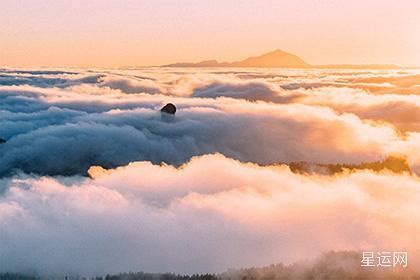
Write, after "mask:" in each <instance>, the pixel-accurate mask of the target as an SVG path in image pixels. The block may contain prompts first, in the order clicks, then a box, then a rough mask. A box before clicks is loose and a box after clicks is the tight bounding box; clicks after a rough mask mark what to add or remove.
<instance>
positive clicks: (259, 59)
mask: <svg viewBox="0 0 420 280" xmlns="http://www.w3.org/2000/svg"><path fill="white" fill-rule="evenodd" d="M233 64H234V65H236V66H238V67H286V68H306V67H309V64H307V63H306V62H305V61H303V60H302V59H301V58H299V57H298V56H296V55H294V54H291V53H288V52H285V51H282V50H280V49H275V50H273V51H271V52H268V53H265V54H262V55H260V56H256V57H249V58H247V59H245V60H242V61H239V62H234V63H233Z"/></svg>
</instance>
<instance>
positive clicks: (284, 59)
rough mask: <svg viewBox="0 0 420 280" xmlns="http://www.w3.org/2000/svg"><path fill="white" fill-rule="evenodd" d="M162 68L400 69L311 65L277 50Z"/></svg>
mask: <svg viewBox="0 0 420 280" xmlns="http://www.w3.org/2000/svg"><path fill="white" fill-rule="evenodd" d="M161 67H255V68H258V67H267V68H270V67H273V68H275V67H278V68H325V69H333V68H341V69H343V68H344V69H359V68H360V69H363V68H369V69H398V68H400V67H399V66H397V65H392V64H369V65H353V64H337V65H310V64H308V63H306V62H305V61H304V60H303V59H301V58H300V57H298V56H296V55H294V54H291V53H288V52H285V51H282V50H280V49H276V50H274V51H271V52H268V53H265V54H262V55H260V56H253V57H248V58H246V59H244V60H241V61H235V62H218V61H217V60H204V61H200V62H197V63H193V62H179V63H173V64H167V65H162V66H161Z"/></svg>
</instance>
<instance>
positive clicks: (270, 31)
mask: <svg viewBox="0 0 420 280" xmlns="http://www.w3.org/2000/svg"><path fill="white" fill-rule="evenodd" d="M419 10H420V1H411V0H402V1H391V0H389V1H387V0H354V1H342V0H337V1H327V0H318V1H316V0H302V1H278V0H277V1H275V0H273V1H271V0H265V1H261V0H247V1H234V0H223V1H221V0H203V1H194V0H182V1H181V0H171V1H169V0H155V1H141V0H140V1H139V0H138V1H130V0H120V1H117V0H90V1H83V0H73V1H66V0H39V1H30V0H26V1H25V0H3V1H1V2H0V26H1V31H0V66H10V67H35V66H48V67H50V66H51V67H67V66H76V67H79V66H81V67H124V66H148V65H161V64H167V63H174V62H180V61H200V60H205V59H217V60H219V61H235V60H240V59H243V58H246V57H248V56H253V55H259V54H262V53H264V52H268V51H271V50H274V49H277V48H279V49H282V50H285V51H288V52H291V53H294V54H296V55H298V56H300V57H301V58H303V59H304V60H305V61H306V62H308V63H310V64H340V63H354V64H370V63H378V64H385V63H392V64H398V65H402V66H418V65H420V52H418V50H419V49H420V18H419V17H418V11H419Z"/></svg>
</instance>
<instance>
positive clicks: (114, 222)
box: [0, 68, 420, 275]
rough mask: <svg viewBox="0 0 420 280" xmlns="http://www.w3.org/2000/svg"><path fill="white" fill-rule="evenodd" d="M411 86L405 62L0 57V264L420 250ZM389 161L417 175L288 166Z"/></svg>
mask: <svg viewBox="0 0 420 280" xmlns="http://www.w3.org/2000/svg"><path fill="white" fill-rule="evenodd" d="M419 89H420V72H419V71H416V70H398V71H397V70H364V71H359V70H357V71H356V70H273V69H263V70H259V69H223V68H221V69H182V68H180V69H174V68H142V69H130V70H86V69H83V70H80V69H66V70H45V69H35V70H34V69H30V70H16V69H0V138H2V139H3V140H5V143H2V144H0V271H13V272H37V273H41V274H49V273H73V274H82V275H89V274H90V275H94V274H101V273H107V272H122V271H130V270H131V271H139V270H145V271H151V272H162V271H170V272H179V273H195V272H220V271H223V270H225V269H227V268H229V267H243V266H253V265H266V264H269V263H275V262H280V261H283V262H286V263H290V262H292V261H295V260H298V259H302V258H308V257H313V256H316V255H318V254H319V253H321V252H325V251H327V250H381V251H382V250H387V251H389V250H399V251H401V250H406V251H409V252H410V254H412V255H413V256H415V255H419V256H420V254H419V253H420V246H419V243H418V242H417V240H416V236H418V235H419V234H420V216H419V214H418V213H419V210H420V209H419V206H418V202H419V201H420V179H419V175H420V90H419ZM169 102H171V103H174V104H175V105H176V106H177V109H178V110H177V112H176V114H175V116H171V115H167V114H164V113H161V112H160V108H161V107H163V106H164V105H165V104H166V103H169ZM390 156H396V157H401V158H404V159H406V161H407V164H408V166H409V167H410V170H411V171H412V172H411V173H408V172H407V173H391V172H389V171H381V172H375V171H371V170H360V171H357V172H344V173H342V174H338V175H337V174H336V175H331V176H328V175H321V174H296V173H293V172H291V171H290V169H289V167H288V163H291V162H300V161H304V162H309V163H320V164H337V163H340V164H360V163H363V162H375V161H381V160H384V159H386V158H387V157H390Z"/></svg>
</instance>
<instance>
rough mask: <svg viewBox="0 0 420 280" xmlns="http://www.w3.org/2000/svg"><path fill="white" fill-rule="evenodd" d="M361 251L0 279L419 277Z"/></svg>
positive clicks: (340, 279) (317, 279)
mask: <svg viewBox="0 0 420 280" xmlns="http://www.w3.org/2000/svg"><path fill="white" fill-rule="evenodd" d="M360 256H361V254H360V253H359V252H329V253H325V254H323V255H322V256H321V257H319V258H317V259H314V260H308V261H299V262H296V263H293V264H290V265H285V264H282V263H280V264H275V265H270V266H265V267H253V268H244V269H230V270H228V271H226V272H224V273H221V274H193V275H179V274H172V273H145V272H136V273H134V272H129V273H121V274H115V275H106V276H101V277H90V278H89V277H69V276H63V277H47V278H45V277H31V276H24V275H18V274H0V280H17V279H19V280H44V279H46V280H55V279H60V280H289V279H290V280H321V279H322V280H323V279H326V280H330V279H331V280H335V279H337V280H350V279H353V280H354V279H358V280H364V279H366V280H369V279H399V280H402V279H420V274H419V273H417V272H415V271H414V270H413V269H412V268H415V267H414V266H413V267H411V266H408V267H407V268H383V267H370V268H365V267H361V266H360Z"/></svg>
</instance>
